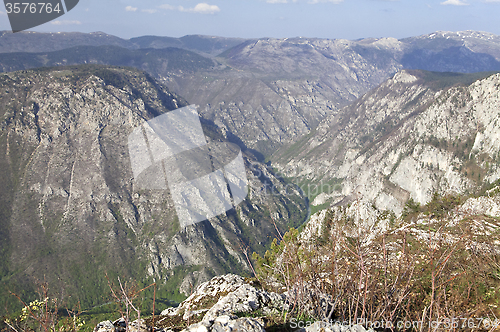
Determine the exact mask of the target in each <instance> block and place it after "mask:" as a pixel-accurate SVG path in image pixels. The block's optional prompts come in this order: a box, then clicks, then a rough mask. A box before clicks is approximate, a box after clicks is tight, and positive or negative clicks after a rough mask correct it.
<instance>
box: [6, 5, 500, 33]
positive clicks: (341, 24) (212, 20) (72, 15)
mask: <svg viewBox="0 0 500 332" xmlns="http://www.w3.org/2000/svg"><path fill="white" fill-rule="evenodd" d="M20 2H22V1H21V0H20ZM498 17H500V0H424V1H421V0H80V1H79V3H78V5H77V6H76V7H75V8H74V9H73V10H71V11H70V12H68V13H66V14H65V15H63V16H61V17H59V18H58V19H56V20H54V21H51V22H48V23H45V24H43V25H40V26H37V27H35V28H33V29H30V30H29V31H38V32H59V31H61V32H69V31H79V32H96V31H102V32H105V33H108V34H111V35H115V36H118V37H121V38H125V39H128V38H132V37H138V36H144V35H156V36H169V37H181V36H185V35H192V34H201V35H212V36H222V37H241V38H261V37H275V38H285V37H299V36H300V37H317V38H329V39H339V38H344V39H351V40H354V39H359V38H368V37H375V38H378V37H395V38H404V37H410V36H418V35H423V34H427V33H431V32H435V31H439V30H441V31H462V30H477V31H486V32H491V33H494V34H497V35H500V23H499V19H498ZM0 30H11V27H10V24H9V20H8V17H7V15H6V8H5V7H3V6H1V5H0Z"/></svg>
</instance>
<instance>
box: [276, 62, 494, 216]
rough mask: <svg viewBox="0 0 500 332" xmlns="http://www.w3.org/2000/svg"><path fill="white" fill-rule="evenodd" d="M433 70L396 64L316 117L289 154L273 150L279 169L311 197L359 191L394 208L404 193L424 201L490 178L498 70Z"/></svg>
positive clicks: (339, 197)
mask: <svg viewBox="0 0 500 332" xmlns="http://www.w3.org/2000/svg"><path fill="white" fill-rule="evenodd" d="M432 75H434V74H430V73H425V72H420V71H401V72H399V73H398V74H396V75H395V76H394V77H393V78H392V79H390V80H388V81H386V82H385V83H383V84H382V85H380V86H379V87H378V88H377V89H374V90H372V91H371V92H369V93H367V94H366V95H364V96H363V97H362V98H360V99H359V100H358V101H357V102H355V103H354V104H353V105H351V106H349V107H347V108H345V109H343V110H342V111H341V112H339V113H338V114H337V115H334V116H330V117H327V118H326V119H325V120H323V121H322V122H321V124H320V125H319V126H318V128H317V129H316V131H315V133H314V134H311V135H309V136H308V137H307V138H306V139H304V141H302V142H301V144H300V145H299V147H298V148H297V147H295V148H294V153H293V154H290V151H281V152H279V153H278V154H277V155H276V158H277V160H278V166H277V167H278V169H279V170H280V171H281V172H282V173H284V174H286V175H287V176H290V177H295V178H297V179H298V181H297V182H304V181H310V183H313V186H312V188H313V189H315V190H316V192H314V190H312V192H310V196H312V197H316V195H318V194H320V195H318V196H317V197H316V199H315V200H314V201H313V205H322V204H326V205H328V204H331V205H334V204H338V203H340V204H344V203H348V202H353V201H354V200H356V199H362V200H364V201H366V202H367V206H369V205H370V204H374V205H375V206H376V208H378V209H380V210H391V211H394V212H395V213H396V214H397V215H399V214H400V213H401V212H402V209H403V207H404V204H405V203H406V201H407V200H408V199H409V198H412V199H413V200H415V201H416V202H418V203H420V204H426V203H427V202H429V201H430V200H431V198H432V195H433V194H434V193H435V192H437V193H439V194H440V195H446V194H466V193H471V192H474V191H475V190H477V189H479V188H481V186H482V185H483V184H484V183H489V182H494V181H495V180H497V179H498V178H500V173H499V169H500V166H499V163H500V154H499V153H500V141H499V139H500V112H499V109H500V98H499V96H500V75H499V74H494V75H489V76H488V75H486V76H487V77H484V78H482V79H479V80H477V77H475V78H474V76H460V75H457V76H455V77H454V78H453V79H451V78H450V77H446V76H440V75H439V74H435V76H432ZM453 80H454V81H453ZM334 184H337V187H335V185H334ZM317 188H319V191H318V189H317ZM303 189H304V191H306V192H307V191H308V190H309V188H308V187H305V188H303ZM310 191H311V190H310ZM306 194H307V193H306ZM492 208H493V207H492Z"/></svg>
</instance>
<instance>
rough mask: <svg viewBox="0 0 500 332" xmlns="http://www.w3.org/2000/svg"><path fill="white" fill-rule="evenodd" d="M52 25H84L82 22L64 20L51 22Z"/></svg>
mask: <svg viewBox="0 0 500 332" xmlns="http://www.w3.org/2000/svg"><path fill="white" fill-rule="evenodd" d="M50 24H53V25H80V24H82V22H80V21H68V20H62V21H52V22H50Z"/></svg>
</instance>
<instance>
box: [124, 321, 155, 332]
mask: <svg viewBox="0 0 500 332" xmlns="http://www.w3.org/2000/svg"><path fill="white" fill-rule="evenodd" d="M149 331H150V329H149V328H148V327H147V326H146V322H145V321H144V320H143V319H140V320H139V319H138V320H135V321H133V322H132V323H130V324H129V326H128V332H149Z"/></svg>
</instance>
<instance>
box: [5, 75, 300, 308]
mask: <svg viewBox="0 0 500 332" xmlns="http://www.w3.org/2000/svg"><path fill="white" fill-rule="evenodd" d="M0 86H1V89H3V90H2V91H5V93H2V94H1V95H0V169H1V170H2V176H0V187H1V188H2V189H1V192H0V211H1V212H0V213H1V214H2V216H1V217H0V226H1V229H2V232H7V234H5V235H4V233H2V235H1V236H2V241H1V243H0V252H2V253H3V252H6V253H7V252H8V253H9V254H8V257H7V256H6V257H3V256H2V259H0V261H1V262H0V266H1V267H3V265H4V261H5V262H6V263H5V266H10V267H9V270H5V269H3V268H0V271H1V273H4V271H7V272H5V273H7V274H8V275H9V278H10V279H11V280H15V279H16V278H23V277H22V276H21V274H20V273H18V272H16V271H24V272H23V273H26V274H27V275H30V276H36V277H38V278H39V279H43V278H44V275H45V276H46V277H47V279H48V281H54V282H57V286H55V287H64V288H65V289H66V290H67V291H68V292H71V293H72V294H74V295H78V294H79V292H82V297H85V298H86V297H87V295H84V294H87V293H88V292H91V293H93V294H96V290H95V289H94V288H95V287H97V288H98V289H99V290H100V291H101V292H105V291H107V290H108V289H107V288H108V286H107V282H106V281H105V275H106V272H111V271H113V272H114V273H116V274H118V275H122V276H128V277H132V278H133V279H136V280H143V279H145V278H154V279H155V280H156V281H157V282H158V284H159V285H161V284H164V283H166V282H169V278H170V277H172V276H173V275H174V273H176V274H177V277H178V275H179V274H182V275H183V276H182V277H178V278H179V279H180V282H179V284H180V285H175V286H174V287H179V286H181V285H182V287H181V288H180V291H181V292H184V293H186V294H189V292H190V290H191V288H192V287H196V285H198V284H199V283H201V282H204V281H206V280H208V279H210V278H211V277H212V276H213V275H216V274H223V273H226V272H229V271H231V269H232V270H234V271H237V270H239V271H241V270H245V269H247V263H246V259H245V257H244V255H243V251H242V250H241V248H242V247H243V246H244V245H243V243H242V242H241V241H240V240H241V239H242V238H243V237H245V238H247V239H252V243H254V244H255V246H256V247H255V248H248V249H247V250H250V251H255V250H259V249H258V248H257V247H260V246H263V245H265V242H266V241H268V238H269V235H272V234H273V233H272V232H274V225H273V224H272V222H271V220H270V219H269V218H265V217H263V216H264V214H267V213H270V214H271V215H272V216H273V217H275V218H276V220H277V222H278V223H281V222H283V223H285V222H289V221H290V220H296V221H297V225H299V224H300V223H301V222H303V221H304V220H305V218H306V215H307V208H306V202H305V199H304V198H303V197H302V196H301V194H300V192H299V191H298V190H297V189H293V192H292V191H290V190H288V191H287V192H286V194H287V195H286V196H285V195H284V188H285V186H286V183H285V182H284V181H283V180H281V179H278V178H277V177H276V176H275V175H274V174H273V172H272V170H271V169H270V168H268V167H267V166H265V165H264V164H262V163H260V162H258V161H257V160H256V159H255V158H254V157H253V156H252V155H251V154H247V153H246V152H245V151H244V152H243V153H244V161H245V166H246V170H247V178H248V180H249V193H248V198H247V200H246V201H244V202H243V203H241V204H240V205H238V207H237V208H236V209H233V210H231V211H228V212H227V213H226V214H223V215H220V216H218V217H216V218H212V219H211V220H210V221H208V220H207V221H204V222H201V223H198V224H195V225H192V226H189V227H186V228H183V229H181V228H180V225H179V222H178V219H177V215H176V212H175V209H174V204H173V200H172V199H171V197H170V193H169V191H168V190H141V189H139V188H137V187H136V186H135V182H134V179H133V174H132V169H131V164H130V158H129V150H128V146H127V141H128V135H129V134H130V133H131V132H132V131H133V130H134V129H135V128H136V127H137V126H138V125H139V124H140V123H142V122H144V121H147V120H149V119H151V118H154V117H156V116H159V115H161V114H163V113H165V112H168V111H169V110H173V109H175V108H177V107H180V106H184V105H186V102H185V101H183V99H182V98H181V97H179V96H177V95H174V94H172V93H170V92H169V91H168V90H167V88H166V87H164V86H162V85H160V84H159V83H158V82H156V81H155V80H154V79H152V78H151V77H150V76H148V75H147V74H145V73H143V72H140V71H136V70H129V69H123V68H109V67H100V66H98V67H95V66H88V67H87V66H82V67H67V68H65V69H61V70H56V69H47V70H40V71H26V72H14V73H9V74H5V75H1V77H0ZM202 120H203V129H204V130H205V134H206V136H207V139H208V140H212V141H222V142H224V141H226V140H227V137H226V136H224V134H223V133H221V132H220V131H219V130H218V129H217V127H216V126H215V125H213V124H212V123H210V122H209V121H207V120H205V119H202ZM242 147H243V149H244V146H242ZM271 188H273V189H275V190H273V192H272V194H271V193H269V192H268V190H269V189H271ZM289 189H290V188H289ZM200 199H202V198H200ZM202 200H203V199H202ZM284 202H289V203H290V204H291V205H289V206H286V205H287V204H286V203H285V204H283V203H284ZM292 205H293V206H292ZM292 215H295V217H294V216H292ZM4 230H5V231H4ZM238 244H240V246H238ZM252 245H253V244H252ZM4 246H5V248H4ZM7 248H8V249H9V250H8V251H7V250H6V251H3V249H7ZM2 255H3V254H2ZM7 263H8V264H7ZM90 266H92V267H95V266H97V267H98V268H89V267H90ZM47 271H51V272H50V273H49V272H47ZM12 273H13V274H14V275H11V274H12ZM16 273H17V274H16ZM80 277H81V278H83V279H84V280H85V285H81V284H79V285H76V280H79V278H80ZM183 279H185V282H183ZM82 287H83V288H82ZM57 289H58V288H57ZM176 289H177V288H176ZM87 301H88V303H87V304H88V305H91V304H92V303H93V300H92V299H90V298H87ZM82 305H86V304H85V303H82Z"/></svg>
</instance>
